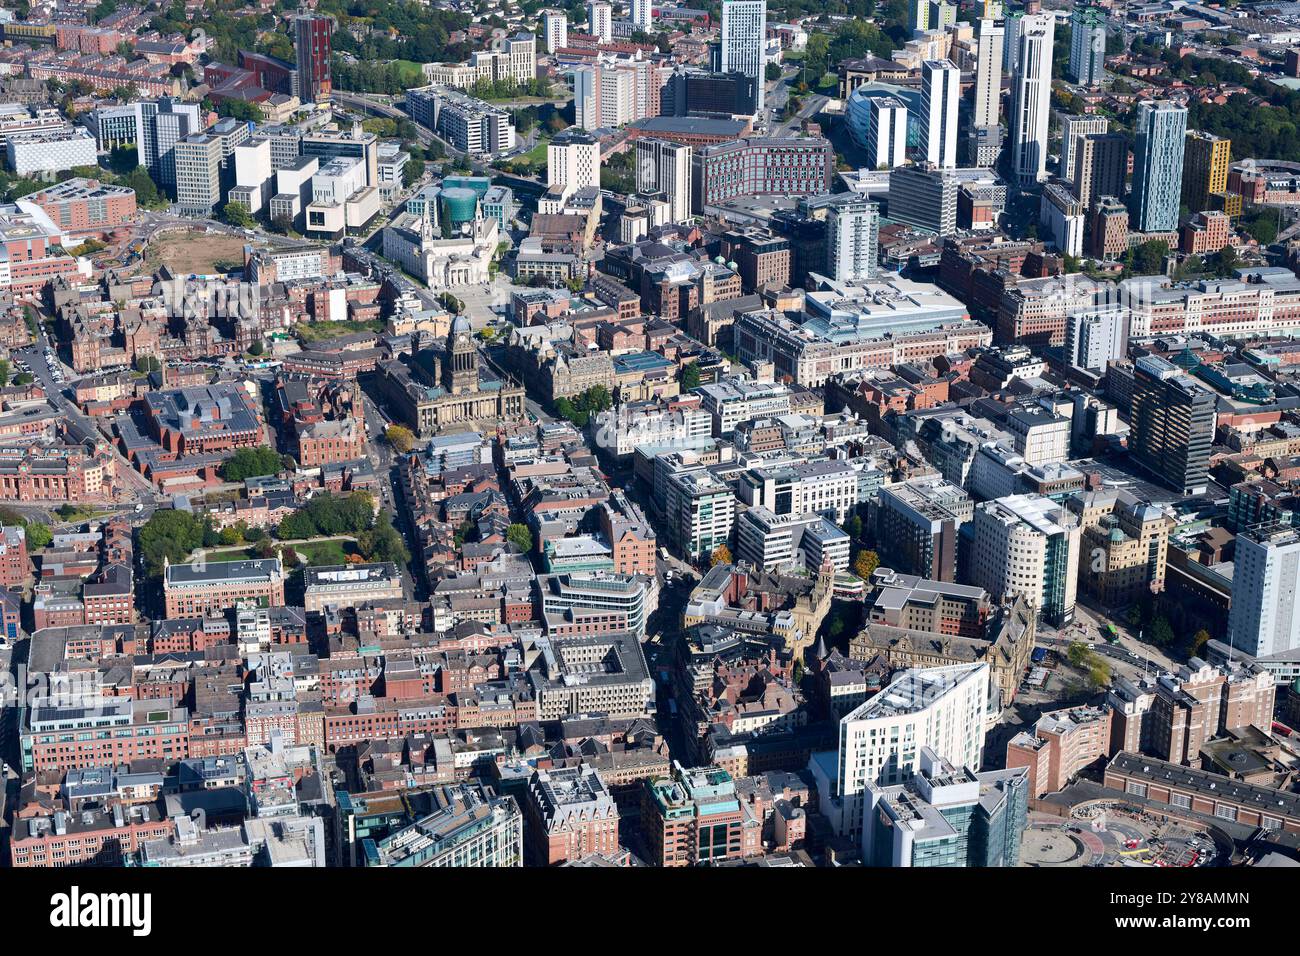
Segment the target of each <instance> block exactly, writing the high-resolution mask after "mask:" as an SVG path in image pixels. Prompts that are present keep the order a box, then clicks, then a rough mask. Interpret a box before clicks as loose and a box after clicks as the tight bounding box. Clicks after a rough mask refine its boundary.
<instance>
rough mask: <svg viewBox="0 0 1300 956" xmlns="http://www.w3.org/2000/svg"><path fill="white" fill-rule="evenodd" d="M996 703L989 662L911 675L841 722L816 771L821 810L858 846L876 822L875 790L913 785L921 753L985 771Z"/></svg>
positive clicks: (817, 757)
mask: <svg viewBox="0 0 1300 956" xmlns="http://www.w3.org/2000/svg"><path fill="white" fill-rule="evenodd" d="M988 699H989V668H988V665H987V664H985V663H982V662H981V663H973V664H955V665H952V666H948V667H925V668H913V669H910V670H906V671H904V672H902V673H901V674H899V675H898V676H896V677H895V678H894V679H893V680H892V681H891V682H890V683H889V684H888V685H887V686H885V687H884V688H882V689H881V690H880V692H879V693H878V694H876V695H875V696H874V697H871V698H869V699H868V700H867V701H866V703H864V704H862V705H860V706H859V707H857V708H856V709H854V710H852V711H850V712H849V713H848V714H846V715H845V717H844V718H843V719H842V720H841V721H840V732H839V749H838V751H826V752H819V753H815V754H813V756H812V759H811V760H810V762H809V769H810V770H811V771H812V774H813V777H814V779H815V780H816V782H817V792H818V799H819V803H820V807H821V812H822V813H823V814H824V815H825V816H826V817H827V819H828V820H830V822H831V825H832V826H833V827H834V829H835V832H836V833H838V834H839V835H841V836H847V837H849V838H850V839H852V840H853V841H854V842H855V843H859V842H862V841H863V840H864V829H865V828H866V826H867V825H868V824H869V823H871V821H870V820H868V819H867V813H868V810H869V808H870V806H871V794H870V789H869V788H870V787H873V786H874V787H891V786H897V785H899V784H903V783H906V782H907V781H908V780H910V779H912V777H913V775H914V774H915V773H916V772H917V770H918V769H919V768H920V766H921V751H922V748H929V749H930V750H932V751H933V752H934V753H935V754H936V755H937V756H938V757H941V758H943V759H946V760H948V761H949V762H950V763H952V764H954V765H956V766H966V767H978V766H979V765H980V761H981V759H982V757H983V750H984V725H985V719H986V711H987V709H988Z"/></svg>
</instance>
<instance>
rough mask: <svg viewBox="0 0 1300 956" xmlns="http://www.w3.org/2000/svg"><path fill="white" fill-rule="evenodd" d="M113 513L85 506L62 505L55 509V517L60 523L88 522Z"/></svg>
mask: <svg viewBox="0 0 1300 956" xmlns="http://www.w3.org/2000/svg"><path fill="white" fill-rule="evenodd" d="M112 513H113V512H112V511H111V510H110V511H105V510H103V509H97V508H88V507H86V506H85V505H61V506H59V507H58V508H55V509H54V514H55V517H57V518H58V519H59V520H60V521H87V520H89V519H91V518H97V517H102V516H103V515H111V514H112Z"/></svg>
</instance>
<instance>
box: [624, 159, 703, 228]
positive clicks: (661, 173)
mask: <svg viewBox="0 0 1300 956" xmlns="http://www.w3.org/2000/svg"><path fill="white" fill-rule="evenodd" d="M636 191H637V193H638V194H641V195H647V196H648V195H653V194H655V193H662V194H663V199H664V200H665V201H666V202H667V203H668V208H669V213H668V214H669V217H670V220H671V221H672V222H686V221H687V220H689V219H690V218H691V148H690V147H689V146H687V145H685V144H683V143H672V142H669V141H668V140H663V139H639V140H637V141H636Z"/></svg>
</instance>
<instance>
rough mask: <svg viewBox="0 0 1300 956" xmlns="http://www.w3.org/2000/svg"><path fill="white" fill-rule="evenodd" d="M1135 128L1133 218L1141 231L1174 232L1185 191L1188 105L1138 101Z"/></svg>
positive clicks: (1131, 207)
mask: <svg viewBox="0 0 1300 956" xmlns="http://www.w3.org/2000/svg"><path fill="white" fill-rule="evenodd" d="M1133 132H1134V133H1135V134H1136V144H1135V147H1134V155H1133V192H1132V195H1130V196H1129V203H1130V205H1129V214H1130V217H1131V218H1130V221H1131V222H1132V223H1133V225H1134V227H1135V228H1136V229H1137V231H1138V232H1173V231H1174V230H1175V229H1177V228H1178V203H1179V200H1180V199H1181V198H1182V191H1183V150H1184V149H1185V146H1186V143H1185V140H1186V137H1187V107H1185V106H1178V105H1176V104H1174V103H1170V102H1168V101H1165V100H1161V101H1155V100H1143V101H1142V102H1141V103H1139V104H1138V109H1137V121H1136V123H1135V124H1134V127H1133Z"/></svg>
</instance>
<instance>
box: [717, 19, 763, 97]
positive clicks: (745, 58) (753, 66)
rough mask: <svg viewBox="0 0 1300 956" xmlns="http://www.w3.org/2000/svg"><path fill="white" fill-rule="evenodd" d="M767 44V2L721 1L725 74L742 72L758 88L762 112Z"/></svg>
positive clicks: (723, 70)
mask: <svg viewBox="0 0 1300 956" xmlns="http://www.w3.org/2000/svg"><path fill="white" fill-rule="evenodd" d="M766 44H767V0H722V72H723V73H730V72H731V71H732V70H739V71H740V72H741V73H744V74H745V75H746V76H749V77H753V78H754V80H755V82H756V83H757V85H758V109H759V110H760V111H761V110H762V109H763V84H764V77H763V68H764V65H765V64H764V60H763V49H764V47H765V45H766Z"/></svg>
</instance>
